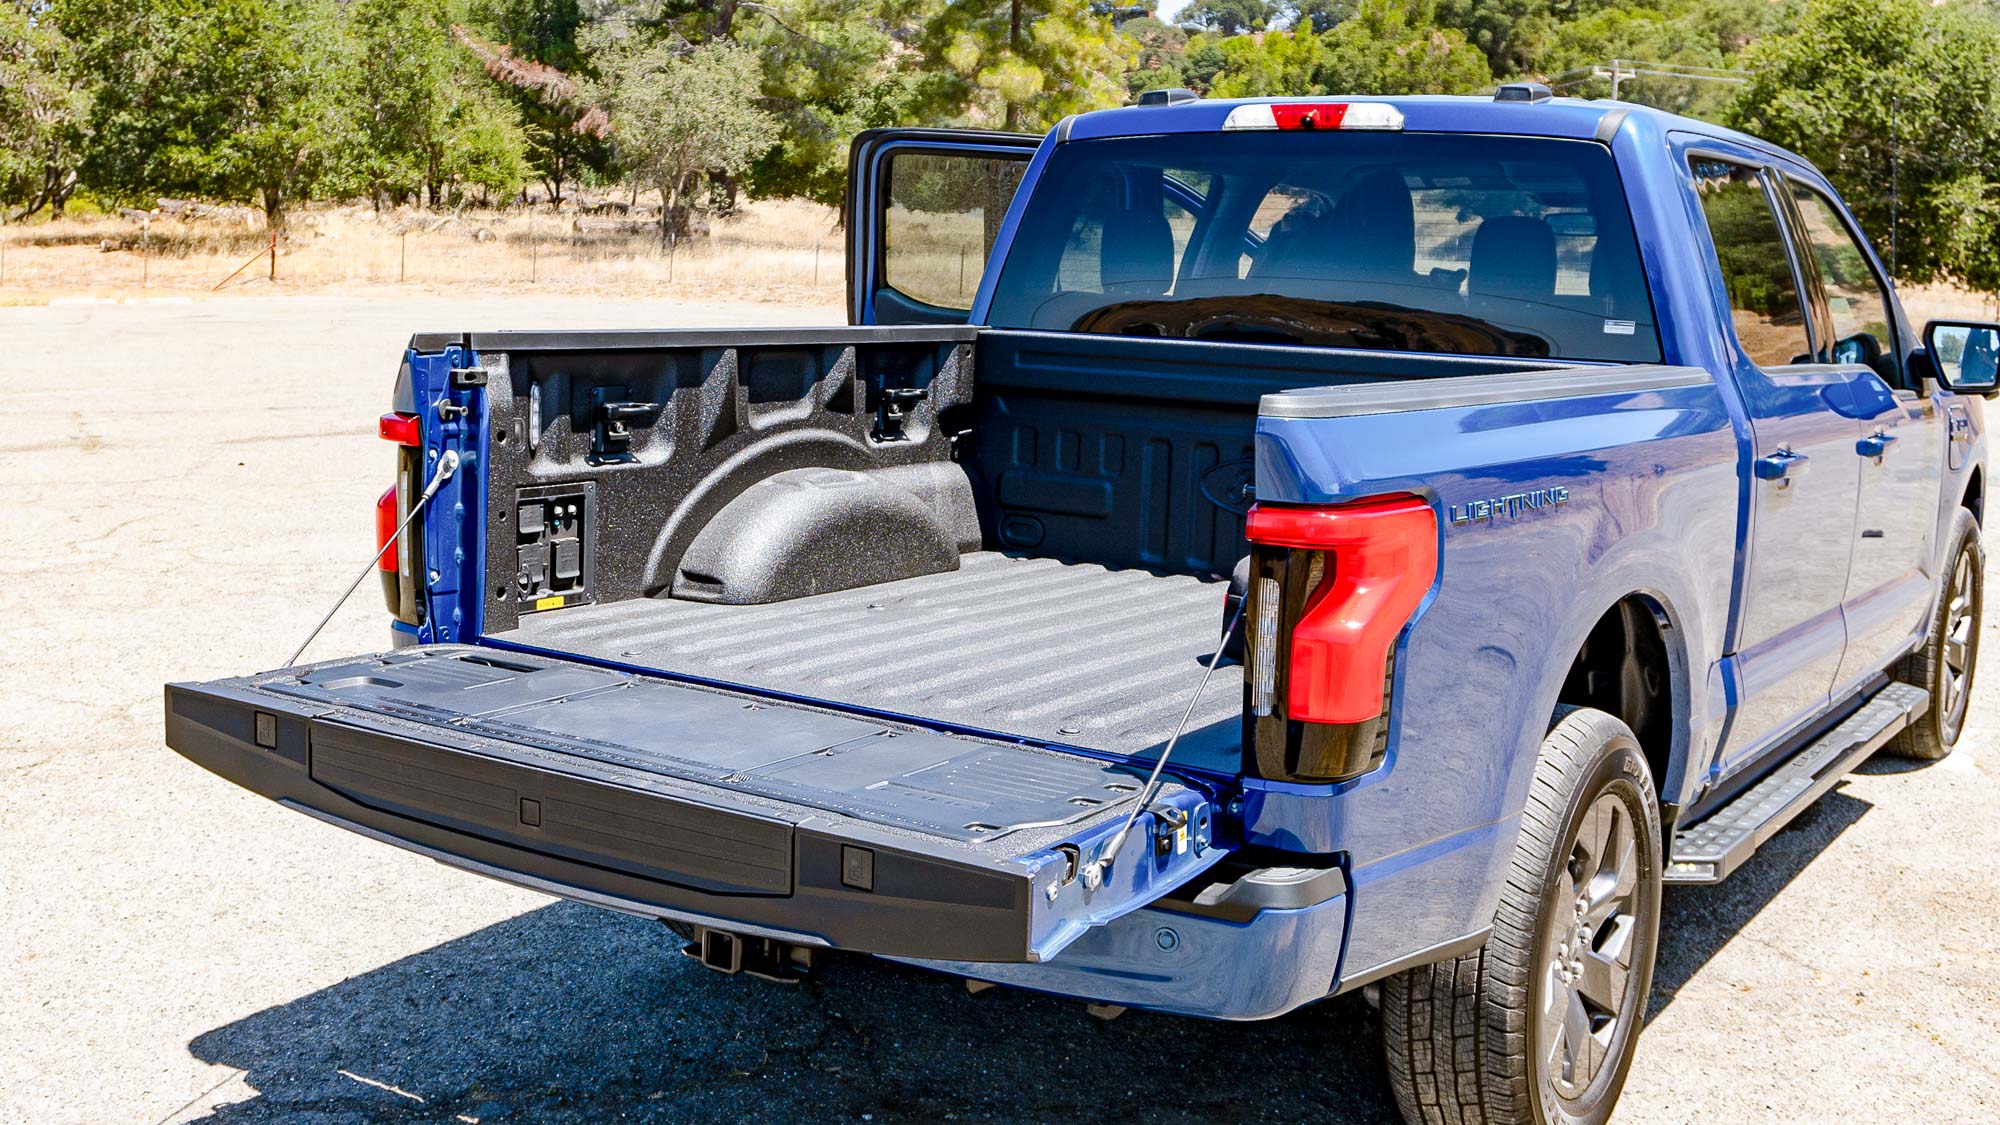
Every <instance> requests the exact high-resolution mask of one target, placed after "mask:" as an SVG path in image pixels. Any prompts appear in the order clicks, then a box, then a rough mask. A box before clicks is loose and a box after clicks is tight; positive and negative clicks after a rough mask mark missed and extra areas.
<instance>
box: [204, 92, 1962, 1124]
mask: <svg viewBox="0 0 2000 1125" xmlns="http://www.w3.org/2000/svg"><path fill="white" fill-rule="evenodd" d="M851 184H852V186H851V196H852V203H851V205H850V208H849V212H848V217H847V234H848V238H849V262H850V265H849V294H850V304H851V308H850V312H851V319H852V320H853V321H854V326H850V327H834V328H802V329H795V330H736V329H731V330H690V331H665V332H592V331H555V332H506V331H501V332H470V333H464V332H453V333H424V334H419V335H417V336H416V337H415V338H413V339H412V340H411V342H410V345H409V348H408V351H407V352H406V354H405V355H404V357H403V362H402V368H401V372H400V375H399V377H398V379H397V382H396V388H395V392H394V402H393V407H394V409H393V411H392V412H391V413H390V414H387V415H385V416H384V417H383V418H382V420H381V433H382V436H383V437H384V438H386V439H388V440H389V441H390V442H391V443H393V446H394V449H395V453H396V458H397V468H396V477H395V484H394V487H392V488H391V489H390V490H389V491H388V492H387V493H385V494H384V495H383V497H382V498H381V500H380V501H379V503H378V505H377V517H378V543H380V544H381V546H382V548H383V550H382V552H381V554H380V555H378V559H379V570H380V576H381V581H382V585H383V590H384V594H385V596H386V597H387V600H388V603H389V606H390V609H391V611H392V613H393V614H394V616H395V622H394V625H393V628H394V640H395V643H394V646H393V647H392V648H391V649H390V650H389V651H387V652H384V653H381V654H377V655H366V656H355V657H350V658H345V659H339V660H332V661H324V662H319V663H311V664H304V665H301V666H298V667H291V668H286V669H283V670H280V671H275V672H267V673H263V674H259V675H253V676H246V677H242V678H237V679H229V680H221V681H216V682H211V683H202V684H192V683H190V684H173V685H169V686H168V688H167V691H166V739H167V742H168V743H169V744H170V745H171V746H172V747H173V748H174V749H176V750H178V751H179V752H180V753H182V754H184V755H186V756H187V757H188V758H190V759H192V760H193V761H195V762H197V763H199V764H200V765H202V766H204V767H206V768H208V769H210V770H212V771H214V772H215V773H217V774H220V775H221V776H223V777H225V778H227V779H229V780H231V781H233V782H235V783H237V784H239V785H242V786H245V787H247V788H249V789H251V790H253V791H255V792H258V793H261V794H263V795H265V796H268V797H270V798H273V799H275V800H277V801H279V802H281V803H283V804H285V805H287V806H289V807H291V808H293V809H296V810H298V811H299V812H302V813H305V814H307V815H310V816H313V817H316V818H318V819H320V820H323V821H326V822H329V823H332V824H335V825H338V826H340V827H343V828H346V829H348V830H351V831H353V832H357V833H360V834H362V835H365V836H368V837H371V838H374V839H377V840H380V841H382V842H384V843H387V844H391V845H395V846H397V847H402V848H406V849H409V850H412V851H415V852H418V853H421V854H424V855H428V856H431V857H434V858H436V859H438V860H440V861H442V862H445V863H447V864H452V865H455V866H457V867H460V868H463V869H465V870H468V871H472V872H476V873H478V874H482V875H486V876H490V877H493V878H496V879H501V880H505V881H507V882H510V883H514V884H518V885H521V886H526V887H531V888H535V889H538V890H542V891H546V892H548V893H550V894H553V895H560V896H563V897H566V898H570V899H574V900H578V901H582V902H586V903H593V904H596V905H599V906H603V907H607V908H609V909H612V910H618V911H624V912H626V913H630V914H636V915H641V916H645V917H651V918H657V919H660V920H661V921H663V922H665V923H666V924H667V925H668V926H670V927H671V928H672V929H673V931H674V932H675V933H677V934H678V935H679V936H680V939H681V940H682V941H683V942H684V943H685V949H686V952H688V953H689V955H691V956H694V957H696V958H699V959H700V960H701V961H702V962H703V963H704V964H706V965H708V966H710V967H712V968H716V969H720V970H723V971H726V972H748V973H752V974H755V975H759V976H766V977H774V978H779V979H789V978H791V977H794V976H796V974H798V973H799V972H800V971H802V970H804V969H806V968H807V967H808V966H810V965H811V964H812V962H813V961H814V960H815V958H816V957H818V956H820V955H822V954H824V953H825V952H826V951H828V950H851V951H857V952H862V953H868V954H875V955H879V956H882V957H887V958H893V959H896V960H899V961H905V962H908V963H911V964H915V965H921V966H925V967H927V968H931V969H935V970H938V971H942V972H945V973H950V974H955V975H958V976H962V977H965V978H968V979H971V980H974V981H981V982H992V983H998V984H1004V985H1010V986H1015V987H1019V988H1025V989H1034V990H1039V991H1042V992H1047V993H1054V994H1058V995H1064V996H1073V997H1078V998H1082V999H1086V1000H1090V1001H1093V1002H1096V1003H1099V1004H1105V1005H1113V1006H1138V1007H1143V1008H1150V1009H1156V1010H1161V1011H1167V1012H1175V1013H1184V1014H1187V1015H1193V1016H1203V1017H1211V1018H1218V1019H1234V1020H1247V1019H1262V1018H1266V1017H1271V1016H1276V1015H1279V1014H1281V1013H1284V1012H1288V1011H1291V1010H1293V1009H1295V1008H1297V1007H1299V1006H1301V1005H1304V1004H1308V1003H1311V1002H1313V1001H1316V1000H1319V999H1321V998H1323V997H1327V996H1332V995H1338V994H1342V993H1349V992H1354V991H1357V990H1366V991H1367V993H1368V994H1369V995H1371V996H1372V997H1374V998H1375V999H1376V1000H1377V1001H1378V1002H1379V1004H1380V1006H1381V1012H1382V1018H1381V1022H1382V1028H1383V1032H1384V1040H1385V1050H1386V1055H1387V1059H1388V1072H1389V1075H1390V1077H1391V1080H1392V1083H1393V1085H1394V1087H1395V1094H1396V1097H1397V1099H1398V1103H1399V1105H1400V1107H1401V1109H1402V1111H1403V1113H1404V1114H1405V1116H1406V1117H1408V1118H1409V1119H1410V1120H1411V1121H1413V1122H1416V1121H1426V1122H1428V1121H1439V1122H1459V1121H1482V1122H1483V1121H1526V1120H1531V1119H1532V1120H1558V1119H1560V1120H1579V1121H1601V1120H1603V1119H1604V1118H1605V1117H1606V1116H1607V1115H1608V1114H1609V1113H1610V1111H1611V1107H1612V1105H1613V1103H1614V1101H1615V1099H1616V1097H1617V1094H1618V1091H1619V1089H1620V1088H1621V1086H1622V1085H1623V1082H1624V1078H1625V1074H1626V1071H1627V1068H1628V1067H1629V1065H1630V1061H1631V1058H1632V1052H1633V1049H1634V1045H1635V1041H1636V1037H1637V1035H1638V1032H1639V1024H1640V1021H1641V1020H1642V1019H1643V1017H1644V1013H1645V1010H1646V996H1647V993H1648V989H1649V986H1650V980H1651V974H1652V969H1653V963H1654V958H1655V952H1656V950H1657V947H1658V942H1659V940H1660V937H1661V934H1660V928H1659V918H1660V895H1661V888H1662V886H1663V885H1664V884H1668V883H1714V882H1717V881H1719V880H1721V879H1723V878H1725V877H1727V876H1728V875H1729V874H1730V873H1731V872H1732V871H1733V870H1734V869H1736V868H1737V867H1738V866H1740V865H1742V864H1744V863H1745V862H1748V861H1750V859H1751V857H1752V855H1753V853H1755V851H1756V850H1757V848H1758V846H1759V845H1760V844H1761V843H1762V842H1764V841H1765V840H1766V839H1768V838H1769V837H1770V836H1771V835H1772V834H1773V833H1774V832H1776V831H1777V830H1778V829H1779V828H1780V827H1781V826H1782V825H1784V823H1785V822H1786V821H1787V820H1789V819H1790V818H1791V817H1793V816H1795V815H1796V814H1798V813H1799V812H1800V811H1801V810H1802V809H1804V808H1805V807H1806V806H1807V805H1809V804H1810V803H1811V802H1812V801H1814V800H1815V799H1816V798H1818V797H1819V796H1820V795H1822V794H1823V793H1825V792H1826V791H1827V790H1828V789H1829V788H1831V787H1832V786H1833V785H1834V784H1836V783H1837V781H1838V780H1839V779H1840V777H1841V776H1842V774H1843V773H1844V772H1845V771H1847V770H1849V769H1850V768H1852V767H1853V766H1855V765H1856V764H1857V763H1859V762H1860V761H1861V760H1862V759H1864V758H1866V757H1867V756H1869V755H1870V754H1873V753H1874V752H1876V751H1877V750H1880V749H1884V748H1887V749H1889V750H1892V751H1894V752H1896V753H1900V754H1904V755H1908V756H1911V757H1915V758H1920V759H1935V758H1939V757H1942V756H1943V755H1945V754H1946V753H1948V752H1949V751H1950V749H1951V747H1952V744H1953V742H1954V741H1955V740H1956V739H1957V738H1958V736H1959V733H1960V730H1961V729H1962V726H1963V723H1964V721H1965V713H1966V706H1967V700H1968V698H1969V689H1970V685H1971V681H1972V675H1973V669H1974V665H1975V661H1976V657H1977V654H1978V646H1979V618H1980V609H1981V597H1982V584H1983V578H1982V571H1983V561H1984V556H1983V554H1982V549H1981V546H1980V538H1979V530H1980V520H1981V518H1982V517H1983V514H1984V503H1985V474H1984V466H1985V439H1984V428H1983V421H1982V407H1983V401H1982V400H1983V399H1984V398H1986V397H1990V396H1991V395H1992V394H1993V393H1994V391H1995V371H1994V357H1995V353H1996V351H2000V347H1996V345H2000V326H1995V325H1989V324H1974V323H1941V322H1934V323H1932V324H1930V325H1929V326H1927V327H1926V329H1925V330H1924V332H1923V334H1922V335H1919V334H1918V332H1916V331H1915V330H1914V329H1913V328H1912V327H1911V325H1910V324H1909V322H1908V321H1907V320H1906V318H1905V316H1904V314H1903V311H1902V309H1901V308H1900V306H1899V305H1898V303H1897V299H1896V296H1895V293H1894V291H1893V290H1892V288H1891V286H1890V284H1889V282H1888V279H1887V277H1886V275H1885V274H1884V273H1883V271H1882V267H1881V264H1880V262H1879V261H1878V260H1877V259H1876V256H1875V254H1874V253H1873V252H1872V251H1871V250H1870V248H1869V244H1868V242H1867V241H1866V240H1865V239H1864V238H1862V237H1861V234H1860V232H1859V230H1858V229H1857V228H1856V226H1855V223H1854V221H1853V219H1852V217H1851V216H1850V215H1849V213H1848V211H1847V210H1846V208H1845V207H1844V206H1843V205H1842V204H1841V202H1840V200H1839V198H1838V197H1837V196H1836V194H1835V192H1834V191H1833V189H1832V188H1831V187H1830V186H1829V185H1828V183H1827V181H1826V179H1825V178H1824V177H1823V176H1822V175H1821V174H1820V173H1819V172H1817V171H1816V170H1814V169H1813V168H1812V167H1811V166H1810V165H1809V164H1807V163H1806V162H1804V161H1803V160H1800V159H1799V158H1798V157H1796V156H1793V155H1791V154H1789V153H1787V152H1784V151H1782V150H1780V149H1777V148H1774V147H1772V146H1770V145H1768V144H1765V143H1763V142H1760V141H1758V140H1756V139H1755V138H1752V137H1747V136H1743V135H1741V134H1737V133H1733V132H1730V131H1727V130H1724V129H1720V128H1717V127H1715V126H1713V125H1709V124H1706V123H1702V122H1697V121H1690V120H1684V119H1680V118H1676V117H1672V116H1668V115H1664V114H1661V113H1658V112H1655V111H1653V110H1649V109H1645V108H1641V107H1637V106H1632V105H1626V104H1622V103H1617V102H1604V101H1576V100H1570V99H1559V98H1551V97H1550V96H1549V95H1548V92H1547V91H1546V90H1545V89H1542V88H1539V87H1535V86H1510V87H1506V88H1503V89H1502V90H1501V91H1500V92H1499V94H1498V95H1497V96H1495V97H1492V98H1400V99H1372V98H1350V99H1278V100H1249V101H1206V100H1200V99H1196V98H1195V97H1194V96H1193V95H1191V94H1187V93H1186V92H1185V91H1172V92H1160V93H1157V94H1154V95H1149V96H1148V97H1147V98H1146V99H1145V101H1144V102H1143V103H1142V104H1140V105H1136V106H1131V107H1127V108H1123V109H1116V110H1108V111H1104V112H1099V113H1091V114H1085V115H1082V116H1078V117H1074V118H1071V119H1069V120H1066V121H1064V122H1062V123H1061V124H1060V125H1059V126H1058V127H1057V128H1056V129H1054V130H1053V131H1052V132H1051V133H1050V134H1049V135H1047V136H1045V137H1024V136H1018V135H1008V134H994V133H982V132H962V131H937V130H890V131H878V132H873V133H869V134H866V135H864V136H862V137H861V138H860V139H859V140H858V141H857V142H856V144H855V147H854V151H853V158H852V170H851ZM1668 936H1669V937H1670V936H1671V935H1668Z"/></svg>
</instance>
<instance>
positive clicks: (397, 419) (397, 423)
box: [378, 414, 424, 446]
mask: <svg viewBox="0 0 2000 1125" xmlns="http://www.w3.org/2000/svg"><path fill="white" fill-rule="evenodd" d="M378 427H379V430H380V432H381V434H382V440H383V441H393V442H395V443H396V444H397V445H408V446H418V445H422V444H423V443H424V430H423V419H421V418H418V417H417V416H416V415H414V414H384V415H382V420H381V422H380V423H378Z"/></svg>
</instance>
